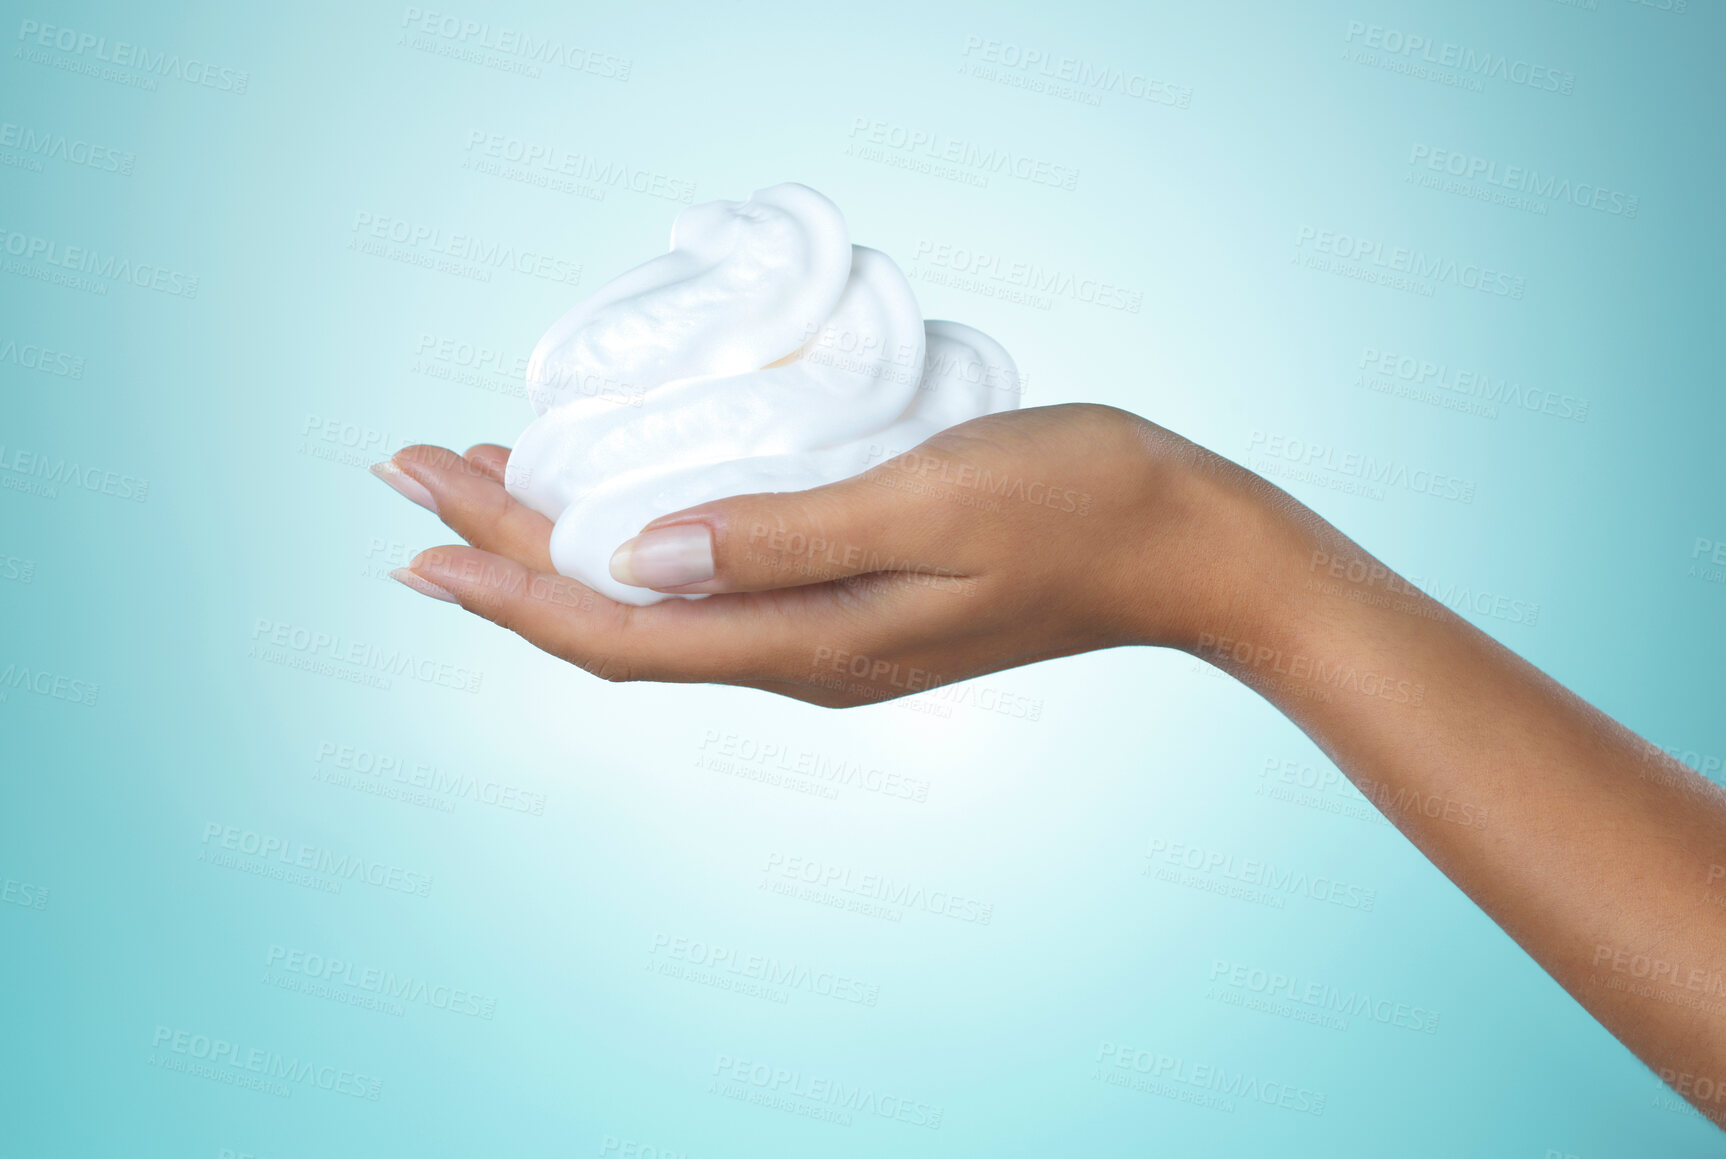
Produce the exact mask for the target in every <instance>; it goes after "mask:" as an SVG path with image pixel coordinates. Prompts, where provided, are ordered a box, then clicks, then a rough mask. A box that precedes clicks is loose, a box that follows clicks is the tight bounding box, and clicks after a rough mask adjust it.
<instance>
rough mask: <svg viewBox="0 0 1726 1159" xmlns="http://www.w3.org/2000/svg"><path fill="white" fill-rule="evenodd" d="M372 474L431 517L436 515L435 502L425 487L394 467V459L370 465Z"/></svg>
mask: <svg viewBox="0 0 1726 1159" xmlns="http://www.w3.org/2000/svg"><path fill="white" fill-rule="evenodd" d="M371 470H372V474H374V475H376V476H377V477H378V478H380V479H382V480H383V481H384V482H386V483H388V484H389V485H390V486H391V487H394V488H395V489H396V490H397V491H398V492H400V493H401V494H403V495H405V496H407V497H408V498H409V499H412V500H413V501H414V502H415V503H418V504H419V505H420V506H421V507H424V508H425V509H426V510H427V511H430V512H431V513H432V514H433V515H436V514H437V500H436V499H433V498H432V493H431V492H430V491H427V490H426V485H425V484H424V483H421V482H420V481H419V480H418V479H416V478H414V477H413V476H412V475H410V474H408V473H407V472H406V471H404V470H402V469H401V468H400V467H398V466H396V461H395V460H394V459H385V460H384V461H383V462H381V463H373V464H372V468H371Z"/></svg>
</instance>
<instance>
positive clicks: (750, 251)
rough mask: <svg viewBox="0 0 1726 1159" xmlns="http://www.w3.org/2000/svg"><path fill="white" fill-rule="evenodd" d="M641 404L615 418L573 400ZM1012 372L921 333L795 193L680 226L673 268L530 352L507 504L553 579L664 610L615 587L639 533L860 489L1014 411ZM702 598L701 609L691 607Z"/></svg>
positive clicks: (952, 340) (573, 318)
mask: <svg viewBox="0 0 1726 1159" xmlns="http://www.w3.org/2000/svg"><path fill="white" fill-rule="evenodd" d="M594 382H601V383H609V384H614V385H615V384H622V386H623V388H624V389H625V390H626V391H639V392H640V402H641V405H640V406H639V407H633V406H621V405H619V404H618V403H617V401H616V393H615V391H609V392H607V393H606V395H605V397H600V396H599V395H598V393H597V392H595V391H593V390H591V389H588V388H587V385H586V384H589V383H594ZM1017 385H1018V376H1017V371H1016V369H1015V368H1014V366H1013V362H1012V359H1011V358H1010V357H1009V356H1008V355H1007V352H1006V351H1005V350H1003V349H1002V348H1001V346H1000V345H999V344H998V343H996V342H995V341H994V340H992V339H990V338H989V337H988V336H987V335H985V334H982V333H980V332H978V331H976V330H973V329H972V328H971V327H969V326H963V325H960V324H959V323H956V322H929V323H927V324H925V323H924V321H923V318H922V312H921V310H920V309H919V308H918V306H917V300H916V297H915V296H914V295H913V294H912V292H911V286H910V284H909V283H908V282H907V281H906V280H905V275H904V274H903V273H901V272H900V270H899V267H898V266H896V265H895V264H894V263H893V260H892V259H891V258H889V257H887V255H885V254H883V253H880V252H879V251H876V250H872V249H867V248H865V247H863V246H853V245H852V244H851V241H850V233H849V230H848V229H847V228H846V225H845V219H844V217H843V215H841V214H840V212H839V209H838V207H837V206H835V205H834V204H833V203H832V202H831V201H829V200H827V198H825V197H823V196H821V194H819V193H817V192H815V191H814V190H813V189H810V188H808V187H806V186H803V185H796V184H789V183H788V184H784V185H775V186H773V187H772V188H770V189H762V190H757V191H756V192H755V193H753V194H751V195H750V197H749V199H748V200H747V201H741V202H737V201H715V202H710V203H708V204H705V205H695V206H691V207H690V208H688V209H685V210H684V211H683V212H682V213H680V214H678V215H677V220H676V222H675V223H674V224H673V226H672V231H671V252H670V253H667V254H663V255H661V256H660V257H657V258H654V259H653V260H652V261H650V262H647V263H646V264H644V265H641V266H637V267H636V268H635V269H633V270H630V271H629V272H628V273H626V274H623V275H622V276H620V277H618V278H615V279H613V280H612V281H610V282H608V283H606V284H605V285H603V286H601V287H600V288H599V289H598V290H596V291H594V293H593V294H591V295H589V296H588V297H587V298H586V299H584V300H583V301H582V302H580V303H578V304H577V305H576V306H575V308H574V309H572V310H570V311H569V313H567V314H565V315H564V316H563V317H562V318H561V319H559V320H558V322H557V323H556V324H555V325H554V326H553V327H552V328H551V329H550V330H549V331H548V332H547V333H546V335H545V337H543V338H541V339H540V341H539V345H538V346H537V347H536V348H535V349H534V352H533V357H532V358H531V359H530V360H529V369H528V386H529V392H530V396H531V398H532V400H533V406H534V411H535V413H536V414H538V416H539V417H538V418H537V419H535V420H534V422H533V423H532V424H531V425H530V426H529V427H528V428H527V430H526V431H524V432H523V433H522V436H521V438H520V439H519V440H518V441H517V442H516V445H515V449H514V451H513V452H512V453H511V455H510V461H509V470H508V472H507V475H506V478H507V479H508V481H509V482H508V487H509V491H510V493H511V494H512V495H514V496H515V497H516V498H517V499H519V500H520V501H521V502H522V503H524V504H526V505H527V506H529V507H532V508H533V509H534V510H536V511H539V512H540V513H541V514H543V515H545V516H546V517H547V518H549V519H551V520H553V521H554V522H555V524H556V528H555V530H554V531H553V533H552V537H551V558H552V563H553V564H554V565H555V566H556V568H557V570H558V571H559V572H560V573H562V574H563V575H567V576H571V577H573V578H575V579H578V580H580V581H581V582H582V583H584V584H586V585H588V586H589V587H591V588H593V589H595V590H596V591H599V592H601V593H603V594H604V595H606V596H609V597H610V598H612V599H614V600H618V601H619V602H622V603H628V604H638V605H639V604H652V603H657V602H659V601H660V600H663V599H670V598H673V597H670V596H665V595H661V594H660V593H658V592H653V591H649V590H647V589H645V588H635V587H629V586H627V585H624V584H620V583H618V582H617V581H616V580H614V579H612V578H611V573H610V570H609V566H608V565H609V562H610V559H611V555H612V553H613V552H614V551H615V550H616V549H617V547H618V546H619V545H620V544H622V543H623V542H624V541H625V540H628V539H630V538H632V537H633V536H634V535H635V534H636V533H637V532H639V531H640V530H641V528H642V526H643V525H644V524H646V523H648V522H650V521H651V520H653V519H656V518H658V517H659V516H661V515H666V514H669V513H671V512H673V511H679V510H682V509H683V508H685V507H689V506H693V505H694V504H697V503H704V502H707V501H708V500H711V499H720V498H725V497H727V496H731V495H745V494H752V493H755V492H762V491H794V490H803V489H805V488H808V487H815V486H820V485H821V484H823V483H831V482H835V481H837V480H839V479H844V478H847V477H849V476H851V475H855V474H858V473H860V472H862V471H864V470H867V469H868V468H869V467H871V466H873V465H875V464H876V463H878V462H881V461H882V460H883V459H884V458H887V457H891V456H892V455H894V454H897V453H899V452H900V451H905V450H909V449H910V448H911V447H914V446H916V445H917V444H918V443H920V442H922V441H923V440H925V439H927V438H928V437H929V436H930V435H932V434H935V433H936V432H937V431H940V430H944V429H945V428H947V427H949V426H953V425H954V424H956V423H961V422H964V421H966V420H967V419H971V418H975V417H977V416H978V415H982V414H988V413H991V412H994V411H999V410H1008V409H1011V408H1012V407H1013V406H1015V405H1017V402H1018V390H1017ZM684 598H698V597H684Z"/></svg>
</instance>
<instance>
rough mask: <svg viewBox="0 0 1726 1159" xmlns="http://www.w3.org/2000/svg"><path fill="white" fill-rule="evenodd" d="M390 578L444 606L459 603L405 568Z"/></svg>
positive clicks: (393, 573) (424, 578)
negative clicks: (439, 601) (438, 601)
mask: <svg viewBox="0 0 1726 1159" xmlns="http://www.w3.org/2000/svg"><path fill="white" fill-rule="evenodd" d="M410 498H411V496H410ZM390 578H391V579H393V580H395V581H396V582H397V583H399V584H405V585H407V586H408V587H410V588H412V589H413V590H414V591H416V592H418V593H419V594H420V595H422V596H430V597H431V598H432V599H434V600H442V601H443V602H444V603H446V604H455V603H460V602H461V601H459V600H457V599H456V598H455V597H454V596H452V595H451V594H450V593H449V592H447V591H445V590H444V589H443V588H440V587H438V586H437V585H436V584H434V583H432V582H431V581H430V580H429V579H427V578H426V577H425V576H423V575H420V574H419V573H418V572H413V571H409V570H408V569H407V568H405V567H398V568H396V569H395V570H394V571H392V572H390Z"/></svg>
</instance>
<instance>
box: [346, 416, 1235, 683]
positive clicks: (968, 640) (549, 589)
mask: <svg viewBox="0 0 1726 1159" xmlns="http://www.w3.org/2000/svg"><path fill="white" fill-rule="evenodd" d="M508 454H509V452H508V451H507V450H505V449H504V448H502V447H496V446H489V445H482V446H477V447H474V448H472V449H471V450H470V451H469V452H468V453H467V455H466V456H465V457H464V456H459V455H457V454H455V453H454V452H453V451H448V450H444V449H443V448H439V447H429V446H415V447H408V448H406V449H404V450H402V451H401V452H399V453H398V454H397V455H396V456H395V457H394V459H393V460H392V461H391V462H390V463H386V464H380V466H379V469H378V471H379V474H380V475H382V476H383V477H384V478H385V480H386V481H388V482H391V483H392V485H394V486H396V487H397V489H398V490H401V491H402V492H403V493H404V494H407V495H409V497H410V498H414V499H416V501H419V502H421V503H422V504H424V505H426V506H429V507H431V509H432V510H434V511H436V512H437V514H438V515H439V517H440V518H442V519H443V521H444V522H445V523H446V524H448V525H449V527H450V528H451V529H452V530H454V531H455V532H456V533H457V534H459V535H460V536H461V537H462V538H463V539H465V540H467V542H468V543H469V544H471V545H472V546H469V547H461V546H451V547H437V548H432V549H430V550H428V551H425V552H422V553H421V554H420V555H419V556H417V557H416V558H415V559H414V561H413V563H412V564H411V565H410V567H409V568H407V569H403V570H402V571H401V572H399V573H398V574H397V578H399V579H401V580H402V581H403V582H404V583H407V584H408V585H409V586H411V587H414V588H415V589H416V590H419V591H421V592H424V593H425V594H428V595H433V596H436V597H438V598H441V599H449V600H452V601H453V602H456V603H459V604H461V605H462V606H463V607H464V608H466V609H467V610H468V611H471V612H474V613H476V614H478V615H481V616H484V617H486V618H487V619H489V620H492V621H493V622H495V623H497V624H500V625H502V626H504V627H506V628H509V629H511V630H512V631H515V632H517V633H519V634H520V635H521V636H523V637H525V638H526V639H527V640H528V641H530V642H531V643H533V644H535V645H537V646H538V647H540V648H543V649H544V650H545V651H547V652H550V653H552V654H553V655H555V656H559V657H562V658H563V659H565V660H568V661H569V662H570V663H572V664H577V665H579V666H580V667H582V668H584V669H586V670H587V671H589V672H592V673H594V674H596V675H598V676H601V677H603V678H605V679H608V680H663V681H701V682H711V683H723V684H738V685H745V686H749V687H754V688H760V689H764V690H767V691H771V692H778V693H781V694H783V695H786V696H792V697H796V698H797V699H800V700H806V701H809V702H811V703H815V704H822V705H827V706H830V707H840V706H851V705H858V704H867V703H872V702H876V701H880V700H889V699H893V698H894V697H898V696H904V695H907V694H909V693H914V692H919V691H923V690H925V689H928V688H931V687H934V686H937V685H939V684H946V683H951V682H953V681H957V680H965V679H968V678H970V677H973V676H979V675H982V674H984V673H987V672H993V671H997V670H999V669H1002V668H1011V667H1015V666H1017V665H1020V664H1029V663H1033V662H1035V661H1038V660H1043V659H1048V658H1050V657H1055V656H1063V655H1069V654H1072V653H1076V652H1083V651H1088V650H1090V649H1094V648H1107V647H1113V646H1117V645H1122V644H1132V643H1144V644H1165V645H1173V646H1177V647H1187V648H1191V647H1193V645H1194V642H1195V640H1196V639H1197V637H1198V635H1199V633H1200V632H1201V630H1203V631H1209V630H1212V629H1214V628H1215V627H1216V625H1217V624H1218V623H1219V622H1223V621H1226V620H1227V619H1228V617H1229V616H1230V615H1231V614H1232V613H1233V611H1234V610H1235V609H1234V605H1235V604H1236V603H1238V602H1239V597H1240V595H1241V592H1240V591H1238V590H1237V588H1238V579H1235V578H1233V577H1238V576H1239V575H1240V574H1241V573H1242V572H1243V570H1244V569H1242V568H1241V566H1240V564H1241V562H1242V546H1241V545H1242V544H1244V543H1250V542H1251V541H1252V539H1253V530H1252V528H1253V525H1254V522H1255V520H1254V518H1253V513H1254V512H1255V511H1256V510H1257V506H1256V503H1255V502H1254V501H1253V499H1252V498H1251V496H1250V494H1249V493H1250V492H1251V490H1252V482H1253V481H1254V477H1252V476H1250V475H1248V474H1247V473H1246V472H1244V471H1240V470H1239V469H1238V468H1234V467H1233V465H1232V464H1228V463H1226V462H1224V461H1223V460H1221V459H1218V458H1216V457H1215V456H1214V455H1210V454H1209V452H1206V451H1203V450H1202V449H1200V448H1198V447H1196V446H1194V445H1193V444H1192V443H1189V442H1187V441H1186V440H1184V439H1181V438H1179V437H1178V436H1176V435H1173V434H1171V433H1170V432H1168V431H1166V430H1163V429H1162V428H1161V427H1157V426H1155V425H1153V424H1151V423H1149V422H1146V421H1145V420H1143V419H1141V418H1139V417H1137V416H1135V415H1131V414H1128V413H1126V412H1125V411H1120V410H1116V409H1114V408H1111V407H1104V406H1094V405H1064V406H1053V407H1041V408H1037V409H1033V410H1023V411H1012V412H1008V413H1004V414H996V415H989V416H986V417H984V418H980V419H975V420H973V421H971V422H968V423H964V424H962V425H960V426H957V427H953V428H951V429H949V430H947V431H944V432H942V433H941V434H939V435H937V436H935V437H934V438H932V439H930V440H929V441H927V442H925V443H923V444H922V445H921V446H919V447H916V448H915V449H913V450H911V451H908V452H906V453H905V454H902V455H900V456H898V457H897V458H894V459H890V460H887V461H885V462H883V463H881V464H880V465H878V466H876V467H875V468H873V469H872V470H870V471H867V472H865V473H864V474H862V475H859V476H856V477H854V478H851V479H846V480H843V481H841V482H838V483H834V484H830V485H828V486H825V487H817V488H814V489H812V490H809V491H799V492H785V493H772V494H758V495H742V496H737V497H735V498H731V499H723V500H718V501H716V502H712V503H705V504H702V505H701V506H699V507H693V508H690V509H688V510H686V511H680V512H677V513H675V514H672V515H667V516H664V517H663V518H660V519H657V520H655V521H653V522H652V523H650V524H648V526H647V527H646V528H644V529H643V532H642V534H641V535H639V536H638V537H637V538H636V539H634V540H631V541H630V543H629V544H628V545H625V546H624V547H623V548H622V549H620V550H619V552H618V555H617V557H616V558H614V560H613V562H612V570H613V574H614V575H616V576H617V578H619V579H620V580H622V581H624V582H627V583H633V584H635V585H636V586H641V587H651V588H654V589H656V590H659V591H666V592H678V593H694V592H700V593H715V594H712V595H709V597H708V598H707V599H703V600H667V601H665V602H663V603H660V604H656V605H653V606H649V607H631V606H627V605H623V604H618V603H615V602H613V601H611V600H608V599H606V598H605V597H603V596H601V595H599V594H598V593H596V592H594V591H592V590H591V589H589V588H587V587H585V586H583V585H581V584H579V583H577V582H576V581H574V580H572V579H568V578H565V577H562V576H558V575H556V574H554V573H553V569H552V564H551V559H550V556H549V554H548V549H547V545H548V541H549V537H550V533H551V527H552V525H551V522H550V521H549V520H547V519H546V518H545V517H544V516H542V515H539V514H538V513H536V512H534V511H531V510H529V509H528V508H526V507H523V506H522V505H521V504H519V503H517V502H516V501H515V500H514V499H513V498H511V497H510V496H509V494H508V493H507V492H506V491H505V489H504V486H503V478H504V468H505V465H506V463H507V460H508ZM404 476H405V478H404ZM1243 500H1244V501H1243Z"/></svg>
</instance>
